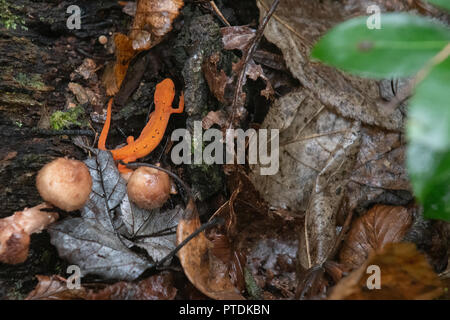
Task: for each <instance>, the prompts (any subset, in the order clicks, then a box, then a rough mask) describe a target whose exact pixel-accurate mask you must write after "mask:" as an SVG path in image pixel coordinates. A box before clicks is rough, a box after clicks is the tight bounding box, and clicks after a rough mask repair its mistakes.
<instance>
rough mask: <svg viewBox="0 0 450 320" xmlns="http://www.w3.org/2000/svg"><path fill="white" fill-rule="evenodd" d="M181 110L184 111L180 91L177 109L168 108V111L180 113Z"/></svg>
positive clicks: (182, 95) (182, 96) (182, 94)
mask: <svg viewBox="0 0 450 320" xmlns="http://www.w3.org/2000/svg"><path fill="white" fill-rule="evenodd" d="M183 111H184V93H183V92H181V95H180V102H179V103H178V108H177V109H174V108H170V112H171V113H182V112H183Z"/></svg>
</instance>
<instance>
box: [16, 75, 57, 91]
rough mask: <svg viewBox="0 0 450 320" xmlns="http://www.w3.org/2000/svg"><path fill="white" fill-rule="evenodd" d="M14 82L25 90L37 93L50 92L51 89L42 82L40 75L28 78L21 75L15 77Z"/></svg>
mask: <svg viewBox="0 0 450 320" xmlns="http://www.w3.org/2000/svg"><path fill="white" fill-rule="evenodd" d="M14 80H15V81H16V82H17V83H18V84H19V85H21V86H22V87H24V88H29V89H32V90H37V91H47V90H49V87H48V86H46V85H45V83H44V82H43V81H42V78H41V75H39V74H32V75H29V76H28V75H26V74H24V73H19V74H17V75H16V76H15V77H14Z"/></svg>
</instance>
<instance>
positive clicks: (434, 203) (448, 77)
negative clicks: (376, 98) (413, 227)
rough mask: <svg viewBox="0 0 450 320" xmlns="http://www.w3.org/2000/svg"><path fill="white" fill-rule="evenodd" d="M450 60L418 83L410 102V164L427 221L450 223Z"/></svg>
mask: <svg viewBox="0 0 450 320" xmlns="http://www.w3.org/2000/svg"><path fill="white" fill-rule="evenodd" d="M449 83H450V58H447V59H446V60H445V61H444V62H442V63H440V64H439V65H437V66H435V67H434V68H433V69H432V70H431V72H430V74H429V75H428V76H427V77H426V78H425V79H424V80H423V81H422V82H421V83H419V84H418V86H417V87H416V90H415V94H414V96H413V97H412V98H411V101H410V109H409V120H408V125H407V134H408V139H409V146H408V157H407V164H408V170H409V175H410V177H411V181H412V184H413V189H414V194H415V196H416V197H417V199H418V200H419V201H420V202H421V203H422V204H423V206H424V215H425V217H427V218H433V219H443V220H449V221H450V90H449V86H448V85H449Z"/></svg>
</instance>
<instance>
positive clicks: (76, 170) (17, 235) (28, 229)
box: [0, 158, 174, 264]
mask: <svg viewBox="0 0 450 320" xmlns="http://www.w3.org/2000/svg"><path fill="white" fill-rule="evenodd" d="M124 178H126V179H127V180H128V183H127V193H128V197H129V199H130V201H132V202H134V203H135V204H136V205H137V206H139V207H140V208H142V209H146V210H151V209H155V208H159V207H161V206H162V205H163V204H164V203H165V202H166V201H167V200H168V199H169V196H170V194H171V193H174V192H173V188H172V181H171V179H170V177H169V175H168V174H167V173H165V172H162V171H160V170H157V169H154V168H149V167H139V168H138V169H136V170H135V171H134V172H133V173H132V174H131V175H129V176H128V177H124ZM36 187H37V189H38V191H39V194H40V195H41V197H42V199H44V200H45V201H46V203H43V204H40V205H38V206H36V207H33V208H25V209H24V210H23V211H18V212H16V213H15V214H14V215H12V216H9V217H7V218H3V219H0V262H3V263H9V264H17V263H22V262H24V261H25V260H26V259H27V256H28V250H29V244H30V235H31V234H32V233H38V232H41V231H42V230H43V229H44V228H45V227H46V226H47V225H49V224H50V223H53V222H54V221H56V220H57V219H58V218H59V215H58V213H56V212H49V211H46V210H48V209H50V210H51V208H52V206H55V207H58V208H60V209H62V210H64V211H75V210H79V209H81V208H82V207H83V206H84V204H85V203H86V201H87V200H88V198H89V194H90V193H91V190H92V177H91V175H90V173H89V170H88V168H87V166H86V165H85V164H84V163H83V162H81V161H78V160H71V159H67V158H57V159H55V160H53V161H52V162H50V163H48V164H46V165H45V166H44V167H43V168H42V169H41V170H40V171H39V173H38V175H37V178H36Z"/></svg>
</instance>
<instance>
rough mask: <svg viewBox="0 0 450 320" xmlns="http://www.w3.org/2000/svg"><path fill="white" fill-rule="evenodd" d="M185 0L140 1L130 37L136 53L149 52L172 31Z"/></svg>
mask: <svg viewBox="0 0 450 320" xmlns="http://www.w3.org/2000/svg"><path fill="white" fill-rule="evenodd" d="M183 5H184V2H183V0H138V1H137V4H136V14H135V16H134V20H133V25H132V27H131V31H130V34H129V37H130V39H131V41H132V44H133V49H134V50H136V51H142V50H148V49H150V48H151V47H153V46H155V45H157V44H158V43H159V42H161V40H162V37H163V36H164V35H165V34H167V33H168V32H169V31H170V30H172V22H173V20H174V19H175V18H176V17H177V16H178V14H179V12H180V9H181V8H182V7H183Z"/></svg>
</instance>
